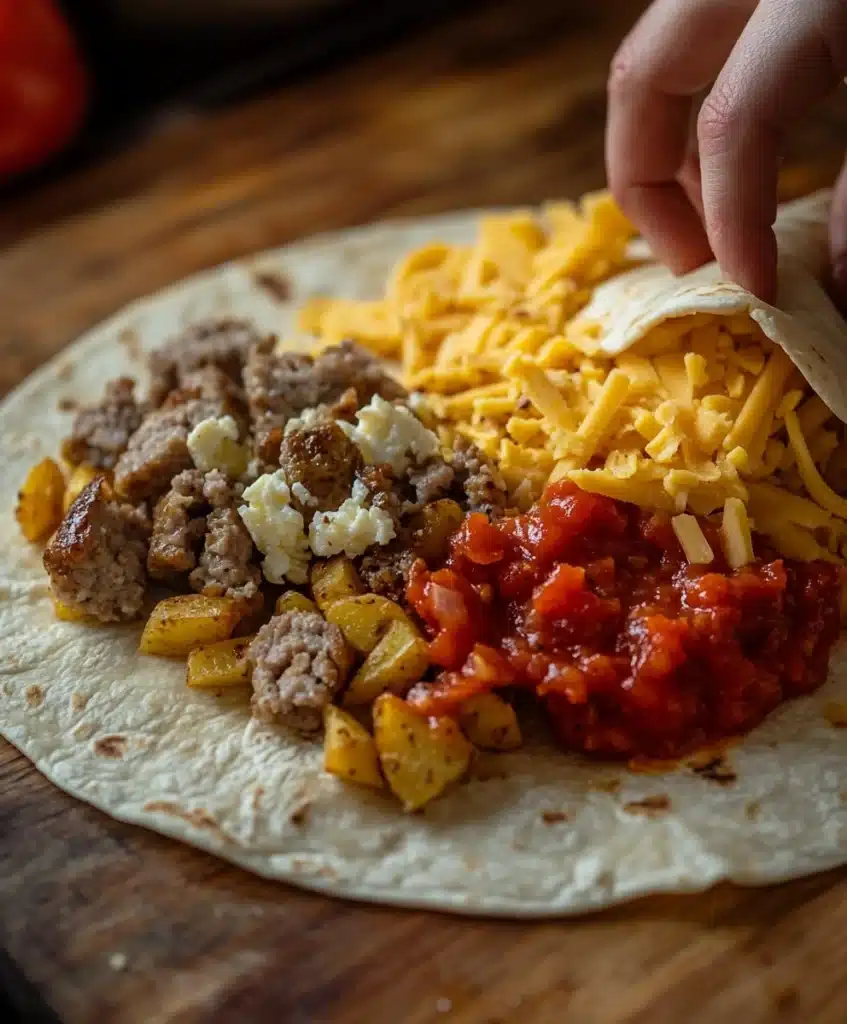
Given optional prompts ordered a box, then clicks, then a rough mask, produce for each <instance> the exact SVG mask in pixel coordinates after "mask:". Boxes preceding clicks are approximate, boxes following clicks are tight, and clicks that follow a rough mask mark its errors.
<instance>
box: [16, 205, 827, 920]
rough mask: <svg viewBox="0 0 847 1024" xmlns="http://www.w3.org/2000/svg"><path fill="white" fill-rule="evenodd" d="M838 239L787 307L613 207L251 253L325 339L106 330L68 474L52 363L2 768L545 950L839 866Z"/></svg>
mask: <svg viewBox="0 0 847 1024" xmlns="http://www.w3.org/2000/svg"><path fill="white" fill-rule="evenodd" d="M827 209H828V197H827V196H825V195H819V196H814V197H811V198H810V199H809V200H806V201H803V202H801V203H798V204H793V205H792V206H789V207H786V208H785V209H784V210H783V211H781V215H780V219H779V222H778V225H777V234H778V237H779V239H780V247H781V264H780V288H781V291H780V296H779V301H778V304H777V305H776V306H769V305H766V304H764V303H762V302H760V301H759V300H757V299H755V298H754V297H753V296H752V295H751V294H750V293H748V292H745V291H743V290H742V289H741V288H739V287H737V286H735V285H730V284H728V283H726V282H725V281H723V280H722V279H721V277H720V274H719V273H718V271H717V269H716V267H715V266H714V265H710V266H707V267H704V268H702V269H701V270H699V271H697V272H695V273H693V274H691V275H688V276H687V277H684V278H682V279H676V278H673V277H672V275H671V274H670V272H669V271H666V270H664V269H662V268H659V267H655V266H651V265H641V264H643V263H644V261H645V257H646V255H647V254H646V253H645V252H644V251H643V247H642V246H641V245H640V244H639V242H638V240H634V239H633V238H632V234H633V232H632V228H631V227H630V225H629V223H628V222H627V221H626V219H625V218H624V217H623V216H622V215H621V213H620V211H619V210H618V209H617V208H616V207H615V205H614V203H612V202H611V200H610V199H609V197H608V196H606V195H603V194H599V195H595V196H589V197H586V198H585V200H584V201H583V203H582V205H581V206H580V207H575V206H573V205H572V204H569V203H556V204H552V205H551V206H549V207H548V208H547V209H545V210H544V211H542V212H541V213H540V214H536V213H534V212H530V211H518V212H515V213H509V214H499V215H493V216H483V217H482V218H481V219H480V221H479V225H478V233H477V235H476V237H474V219H472V218H469V217H465V216H462V217H458V218H445V219H441V220H439V221H434V222H424V223H422V224H420V225H397V226H388V227H383V228H376V229H370V230H368V231H364V232H361V233H359V234H356V233H353V234H352V235H351V236H349V237H348V239H347V240H346V242H345V243H344V244H343V245H342V244H341V243H340V242H339V241H338V240H337V239H327V240H324V239H319V240H317V241H314V242H307V243H303V244H302V245H301V246H299V247H297V246H295V247H290V248H289V249H287V250H283V251H282V252H281V253H280V254H278V255H276V256H273V255H269V256H268V257H266V259H268V260H271V259H274V260H277V261H279V262H281V264H282V265H284V266H285V268H286V272H287V273H288V274H289V275H290V277H291V279H292V284H293V287H294V293H295V294H296V295H302V296H304V297H305V296H308V295H311V296H312V298H310V299H309V300H308V301H307V302H306V303H305V305H303V307H302V309H301V310H300V313H299V318H300V325H301V328H303V329H305V330H306V331H307V333H308V334H309V335H310V336H311V337H310V338H309V339H306V338H302V337H300V338H298V337H297V336H296V329H295V320H294V307H293V306H289V305H287V304H285V305H283V306H279V305H275V304H273V303H272V302H271V300H269V299H268V298H267V296H266V295H265V294H264V293H263V292H261V291H260V290H259V289H257V288H256V286H255V283H254V281H253V278H252V275H251V274H250V273H249V272H248V271H247V270H245V269H244V268H242V267H239V266H231V267H228V268H226V269H224V270H222V271H219V272H215V273H213V274H212V275H208V276H206V277H202V278H199V279H197V280H196V281H193V282H188V283H186V284H184V285H181V286H178V287H177V288H176V289H174V290H172V291H171V292H170V293H166V294H165V295H163V296H162V297H159V298H154V299H152V300H149V301H148V302H145V303H142V304H140V305H139V306H138V307H136V308H135V309H132V310H130V311H128V312H127V313H126V314H124V315H123V316H122V317H121V318H118V320H116V321H115V322H113V323H111V324H109V325H106V326H105V327H104V328H103V329H101V330H100V331H99V332H95V334H93V335H92V337H91V338H90V339H89V340H88V341H84V342H82V343H81V346H82V347H81V348H80V349H78V350H77V351H78V352H79V355H76V352H74V353H72V354H71V356H70V357H66V358H67V359H69V362H68V363H67V365H68V366H70V367H71V368H72V369H71V372H72V375H73V376H72V387H73V388H74V390H75V392H76V396H77V397H78V398H79V400H81V401H82V402H83V405H82V408H81V409H80V410H79V411H78V412H77V414H76V416H75V419H74V422H73V424H72V425H71V427H70V436H68V437H66V439H65V441H64V442H63V443H60V442H61V437H62V434H63V433H67V426H66V425H65V424H64V422H63V420H62V417H61V415H60V414H59V413H58V412H57V402H56V399H57V392H58V391H59V390H60V389H61V388H62V387H63V385H62V384H61V383H60V382H61V380H62V376H63V374H62V373H60V372H59V370H58V368H57V367H56V366H48V367H46V368H45V369H44V370H42V371H41V372H40V374H37V375H36V376H35V377H34V378H33V379H32V380H31V381H29V382H27V383H26V384H25V385H24V386H23V387H22V388H21V389H20V390H19V391H18V392H17V393H16V394H15V395H13V396H11V397H10V399H8V400H7V402H6V403H5V405H4V406H3V410H2V419H3V420H4V424H5V428H6V429H5V431H4V433H3V444H4V448H5V452H6V458H5V459H4V470H3V472H4V474H5V478H6V480H7V485H8V487H7V489H9V488H12V487H17V486H21V485H22V489H21V494H20V498H19V502H18V509H17V517H18V522H19V523H20V525H21V528H22V529H23V530H24V532H25V535H26V536H27V537H28V538H31V539H32V540H33V541H34V542H38V541H39V540H44V539H46V541H47V543H46V547H45V548H44V551H43V566H44V569H46V571H47V575H48V578H49V587H48V586H46V585H45V578H44V575H43V569H42V568H41V567H40V565H39V561H40V553H39V551H38V549H37V548H36V547H34V546H32V547H31V546H30V545H29V543H28V542H27V543H24V544H23V546H21V542H18V543H17V545H16V544H15V543H13V541H12V537H13V533H12V532H10V531H12V530H14V529H16V524H14V522H13V521H12V519H11V516H9V517H8V523H7V521H6V520H4V521H3V523H4V525H3V528H4V529H6V530H7V540H8V544H7V546H6V551H7V554H6V561H7V564H6V567H5V570H4V579H3V590H2V601H0V644H2V647H3V651H4V655H5V657H6V664H7V666H8V668H9V671H8V673H7V677H6V678H7V682H6V683H4V685H3V687H2V689H0V713H1V714H0V723H1V724H2V732H3V735H4V736H6V737H8V738H9V739H10V740H11V741H12V742H14V743H16V744H17V745H18V746H19V747H20V748H21V749H22V750H23V751H24V752H25V753H27V754H28V755H29V756H30V757H31V758H32V759H33V760H34V761H35V763H36V764H37V765H38V767H39V768H40V769H41V770H42V771H43V772H45V773H46V774H47V775H48V776H49V777H51V778H52V779H54V780H55V781H56V782H57V784H59V785H61V786H62V787H63V788H65V789H67V790H68V791H69V792H72V793H75V794H76V795H78V796H80V797H82V798H83V799H86V800H89V801H90V802H92V803H94V804H96V805H97V806H100V807H102V808H103V809H105V810H107V811H108V812H109V813H111V814H113V815H115V816H117V817H120V818H123V819H125V820H129V821H135V822H138V823H140V824H145V825H148V826H150V827H153V828H156V829H159V830H161V831H163V832H165V833H167V834H170V835H174V836H177V837H180V838H184V839H187V840H188V841H190V842H192V843H195V844H197V845H200V846H202V847H204V848H206V849H210V850H213V851H214V852H216V853H218V854H220V855H222V856H225V857H228V858H229V859H231V860H233V861H235V862H236V863H239V864H242V865H244V866H246V867H249V868H251V869H252V870H255V871H258V872H260V873H262V874H265V875H268V876H269V877H274V878H281V879H286V880H292V881H296V882H298V883H300V884H304V885H308V886H311V887H315V888H323V889H327V890H328V891H332V892H336V893H341V894H346V895H352V896H357V897H361V898H371V899H377V900H385V901H389V902H398V903H414V904H428V905H434V906H440V907H447V908H454V909H465V910H481V911H487V912H504V913H519V914H549V913H559V912H563V911H571V910H577V909H583V908H588V907H595V906H601V905H606V904H608V903H611V902H614V901H616V900H619V899H623V898H627V897H628V896H631V895H634V894H636V893H639V892H645V891H655V890H659V889H668V888H671V889H690V888H701V887H704V886H707V885H709V884H711V883H712V882H714V881H715V880H716V879H718V878H726V877H729V878H734V879H737V880H744V881H760V882H761V881H768V880H774V879H777V878H783V877H787V876H790V875H793V874H798V873H802V872H804V871H811V870H816V869H818V868H821V867H823V866H825V865H829V864H832V863H837V862H840V860H841V859H842V858H843V854H842V853H841V844H840V842H839V839H838V829H839V828H840V827H841V826H840V824H839V823H840V822H841V820H842V818H843V817H844V811H842V810H841V804H840V796H839V793H840V790H839V788H838V777H839V767H840V766H841V765H843V764H844V762H845V759H847V754H845V752H844V751H843V743H841V742H840V737H838V735H837V734H836V733H835V731H834V730H833V729H832V728H830V727H829V726H828V724H827V723H826V719H825V717H824V716H823V715H822V714H821V712H820V707H821V704H820V700H826V701H829V702H832V699H833V697H834V696H836V695H838V694H839V692H840V691H839V687H840V686H843V684H844V678H843V676H842V670H841V668H840V666H841V661H840V655H839V654H838V652H837V651H836V650H835V644H836V641H837V638H838V634H839V629H840V615H841V603H842V593H843V589H844V588H843V577H844V568H843V564H844V559H845V555H847V499H845V498H844V497H842V493H841V492H843V491H844V490H845V483H847V479H845V474H847V438H845V428H844V422H843V418H844V417H845V414H847V400H845V397H844V392H843V388H842V387H841V386H840V384H839V379H847V375H844V376H843V377H842V376H839V372H838V367H839V366H840V365H841V364H840V362H839V360H843V359H844V356H843V354H842V351H841V349H842V346H841V336H842V331H843V327H844V325H843V322H842V321H841V320H840V318H839V316H838V314H837V313H836V311H835V310H834V308H833V307H832V305H831V304H830V303H829V300H828V299H827V298H826V295H825V294H824V292H823V291H822V289H821V287H820V285H819V283H818V277H819V274H820V271H821V266H822V265H823V262H824V260H825V227H824V225H825V221H826V214H827ZM391 264H394V269H393V270H392V271H391V272H390V274H389V273H388V272H389V269H390V267H391ZM366 267H368V268H370V270H369V271H368V272H367V273H366V271H365V269H364V268H366ZM374 272H378V273H379V275H380V276H381V277H382V276H383V275H386V276H387V277H388V285H387V290H386V292H385V294H384V296H383V297H382V298H378V299H377V298H374V297H373V294H374V291H375V287H376V281H375V280H373V281H371V280H370V275H372V274H373V273H374ZM327 292H335V293H336V295H337V296H338V297H337V298H324V297H315V296H316V293H324V294H325V293H327ZM186 323H187V324H188V326H186ZM130 325H132V328H133V330H135V331H136V332H137V333H138V336H139V338H140V340H141V343H142V345H143V347H144V349H145V350H146V351H147V352H148V374H147V376H148V383H147V386H146V387H140V386H139V387H137V386H136V384H135V383H134V381H133V380H132V379H131V375H133V374H134V372H136V371H137V368H136V367H134V366H133V360H132V356H131V354H130V353H128V351H127V350H126V349H125V348H124V347H123V346H122V345H120V344H119V343H117V342H116V341H115V339H116V338H117V337H118V336H119V334H120V332H121V331H122V330H124V331H125V330H126V329H127V328H128V327H129V326H130ZM274 328H276V329H277V331H279V333H280V334H281V336H282V340H281V341H277V340H276V338H275V337H274V336H273V329H274ZM304 342H306V343H307V344H308V345H309V346H310V347H311V352H310V354H306V353H305V352H304V350H303V344H304ZM92 357H95V358H92ZM94 363H98V365H96V366H95V365H93V364H94ZM104 365H106V366H108V367H109V369H110V371H111V372H110V374H109V375H110V376H112V377H114V378H115V379H114V380H113V381H112V382H111V383H109V384H108V385H107V386H106V388H105V391H103V390H102V367H103V366H104ZM65 372H67V371H65ZM64 387H67V385H65V386H64ZM59 451H60V452H61V458H62V460H63V464H64V465H63V467H60V464H59V462H57V461H56V453H57V452H59ZM10 511H11V510H10ZM51 598H52V600H51ZM136 623H137V624H138V627H140V628H137V626H136V625H135V624H136ZM828 675H829V682H827V684H826V687H825V688H824V690H822V694H823V696H822V697H821V698H818V697H816V696H815V697H812V698H807V700H806V701H805V702H804V701H798V702H789V703H786V704H785V706H784V707H783V708H780V709H779V710H778V711H777V712H776V714H774V715H773V716H771V717H770V718H768V720H767V722H765V724H764V725H763V726H761V728H760V729H755V727H756V726H759V725H760V723H762V721H763V720H764V719H765V718H766V716H768V715H770V713H771V712H772V711H774V709H775V708H777V707H778V705H780V704H782V703H783V702H785V701H787V700H788V698H792V697H798V696H804V695H808V694H814V693H815V691H816V690H817V689H818V688H819V687H821V686H822V684H823V683H824V682H825V680H826V679H827V676H828ZM248 697H249V700H248ZM816 709H817V710H816ZM750 730H754V731H753V732H752V733H751V734H750V735H749V736H745V734H747V733H750ZM742 737H744V738H743V739H742ZM728 743H731V744H732V753H731V756H732V759H733V761H732V770H731V771H730V770H729V768H727V769H726V771H725V772H724V773H723V774H722V776H721V778H722V779H726V778H728V777H730V776H731V777H732V779H733V780H735V781H734V784H733V786H732V788H723V787H720V786H717V785H716V783H715V782H712V781H710V777H709V776H706V777H703V778H701V777H700V775H698V772H699V771H700V768H701V767H702V766H703V765H706V764H713V763H714V762H715V761H716V759H718V758H720V757H721V756H726V757H728V756H730V755H729V754H722V753H721V752H722V751H724V750H725V749H726V745H727V744H728ZM107 750H108V751H110V752H114V751H116V750H117V751H118V752H119V753H117V754H113V753H109V754H108V756H107V755H106V754H105V753H104V752H105V751H107ZM585 754H592V755H594V756H595V758H596V757H598V756H599V757H600V758H602V759H604V760H589V759H587V758H586V757H584V755H585ZM657 758H658V759H661V760H662V763H663V764H664V774H662V775H655V774H653V775H650V776H646V775H642V774H639V773H638V772H637V771H636V769H637V766H638V764H639V763H643V762H644V760H645V759H653V761H652V762H651V763H654V764H655V759H657ZM669 759H673V761H672V763H671V762H670V761H669ZM615 763H616V764H617V767H611V766H612V765H614V764H615ZM627 763H629V765H630V768H629V769H628V768H627V767H626V764H627ZM789 765H790V769H791V770H790V771H788V770H786V769H787V767H788V766H789ZM610 770H611V771H612V772H613V773H614V776H613V779H612V781H613V783H614V784H612V783H610V776H609V772H610ZM657 785H659V786H661V791H660V792H658V793H657V792H656V786H657ZM403 809H405V810H406V811H415V812H417V813H415V814H411V815H410V814H404V813H403ZM753 809H755V813H754V810H753ZM844 826H845V827H847V820H845V821H844ZM774 837H778V838H777V839H776V841H774Z"/></svg>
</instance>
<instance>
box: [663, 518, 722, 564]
mask: <svg viewBox="0 0 847 1024" xmlns="http://www.w3.org/2000/svg"><path fill="white" fill-rule="evenodd" d="M671 526H672V527H673V532H674V533H675V534H676V539H677V540H678V541H679V543H680V546H681V547H682V550H683V553H684V555H685V557H686V559H687V560H688V562H689V563H690V564H691V565H708V564H709V563H710V562H713V561H714V560H715V553H714V551H712V547H711V545H710V544H709V542H708V541H707V540H706V536H705V534H704V533H703V530H702V528H701V526H700V524H699V523H698V522H697V520H696V518H695V517H694V516H690V515H686V514H683V515H681V516H674V517H673V519H671Z"/></svg>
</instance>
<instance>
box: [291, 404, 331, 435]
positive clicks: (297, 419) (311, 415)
mask: <svg viewBox="0 0 847 1024" xmlns="http://www.w3.org/2000/svg"><path fill="white" fill-rule="evenodd" d="M324 419H326V411H325V410H324V409H322V408H321V407H320V406H318V407H317V408H315V409H304V410H303V411H302V412H301V413H300V415H299V416H292V417H291V419H290V420H288V422H287V423H286V424H285V430H284V431H283V433H284V434H285V436H286V437H287V436H288V435H289V434H292V433H294V431H295V430H306V429H308V428H309V427H316V426H317V425H318V424H319V423H320V422H321V421H322V420H324Z"/></svg>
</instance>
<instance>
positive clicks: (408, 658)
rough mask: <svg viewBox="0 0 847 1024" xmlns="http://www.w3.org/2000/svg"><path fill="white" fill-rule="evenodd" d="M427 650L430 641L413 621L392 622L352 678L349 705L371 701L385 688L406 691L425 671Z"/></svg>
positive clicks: (427, 662) (346, 698) (394, 691)
mask: <svg viewBox="0 0 847 1024" xmlns="http://www.w3.org/2000/svg"><path fill="white" fill-rule="evenodd" d="M428 652H429V645H428V644H427V642H426V640H424V638H423V637H422V636H421V634H420V633H419V632H418V630H417V629H416V628H415V627H414V626H413V625H412V623H411V622H409V621H408V620H405V621H404V620H401V619H398V620H396V621H395V622H392V623H390V625H389V627H388V631H387V632H386V634H385V636H383V638H382V639H381V640H380V641H379V642H378V643H377V645H376V647H374V649H373V650H372V651H371V652H370V654H369V655H368V656H367V658H365V660H364V662H363V664H362V665H361V667H360V668H359V671H358V672H357V673H356V674H355V675H354V676H353V678H352V680H351V681H350V686H349V688H348V690H347V692H346V693H345V695H344V703H345V704H346V705H347V706H348V707H352V706H354V705H356V704H370V703H371V702H372V701H374V700H376V698H377V697H378V696H379V695H380V694H381V693H382V692H383V691H385V690H391V692H392V693H399V694H401V695H402V694H404V693H405V692H406V690H408V689H409V687H410V686H411V685H412V683H416V682H417V681H418V680H419V679H420V677H421V676H422V675H423V674H424V672H426V670H427V667H428V666H429V653H428Z"/></svg>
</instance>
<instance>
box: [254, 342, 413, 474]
mask: <svg viewBox="0 0 847 1024" xmlns="http://www.w3.org/2000/svg"><path fill="white" fill-rule="evenodd" d="M274 345H275V342H274V339H266V340H265V341H263V342H261V343H260V344H258V345H254V346H253V348H251V350H250V354H249V356H248V358H247V365H246V366H245V369H244V387H245V390H246V392H247V403H248V406H249V409H250V417H251V420H252V423H253V429H254V431H255V435H256V445H255V450H256V454H257V455H258V456H259V457H260V458H262V459H264V460H265V461H266V462H272V461H274V458H273V457H274V450H273V444H274V442H275V441H281V439H282V438H281V434H275V433H274V432H275V431H281V430H282V428H283V427H284V426H285V424H286V422H287V421H288V420H289V419H290V418H291V417H292V416H296V415H297V414H298V413H300V412H302V411H303V410H304V409H314V408H317V407H318V406H321V405H333V404H334V403H342V411H344V410H349V407H350V404H351V401H352V399H351V396H350V395H349V394H347V392H349V391H350V389H354V390H355V392H356V400H357V403H358V404H357V408H358V407H360V406H362V405H366V404H367V403H368V402H369V401H370V400H371V398H372V397H373V396H374V395H375V394H379V395H382V397H383V398H386V399H389V400H390V399H395V398H402V397H404V396H405V394H406V392H405V390H404V389H403V388H402V387H401V386H400V384H398V383H397V381H395V380H394V379H393V378H392V377H389V376H388V374H386V373H385V371H384V370H383V369H382V366H381V365H380V364H379V362H378V361H377V360H376V359H375V358H374V357H373V356H372V355H370V353H368V352H366V351H365V350H364V349H363V348H360V347H359V346H358V345H355V344H353V342H350V341H345V342H342V343H341V344H340V345H337V346H335V347H333V348H328V349H325V350H324V351H323V352H322V353H321V354H320V355H319V356H318V358H317V359H313V358H312V357H311V356H308V355H303V354H302V353H299V352H282V353H276V352H274Z"/></svg>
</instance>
